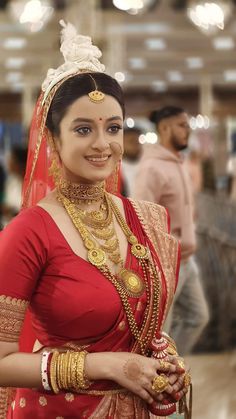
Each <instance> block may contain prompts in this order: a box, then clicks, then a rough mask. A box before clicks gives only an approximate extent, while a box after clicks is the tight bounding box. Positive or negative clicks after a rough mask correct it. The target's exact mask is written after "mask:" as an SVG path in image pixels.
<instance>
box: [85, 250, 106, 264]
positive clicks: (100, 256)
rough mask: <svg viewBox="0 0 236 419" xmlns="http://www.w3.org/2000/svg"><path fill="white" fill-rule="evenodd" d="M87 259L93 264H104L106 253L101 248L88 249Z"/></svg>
mask: <svg viewBox="0 0 236 419" xmlns="http://www.w3.org/2000/svg"><path fill="white" fill-rule="evenodd" d="M88 260H89V262H90V263H92V265H94V266H102V265H105V264H106V253H105V252H104V251H103V250H102V249H97V248H96V249H94V248H93V249H91V250H89V251H88Z"/></svg>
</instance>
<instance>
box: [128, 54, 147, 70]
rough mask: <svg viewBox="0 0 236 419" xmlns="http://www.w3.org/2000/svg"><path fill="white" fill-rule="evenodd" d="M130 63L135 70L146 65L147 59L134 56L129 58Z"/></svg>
mask: <svg viewBox="0 0 236 419" xmlns="http://www.w3.org/2000/svg"><path fill="white" fill-rule="evenodd" d="M129 65H130V68H132V69H133V70H142V69H143V68H145V67H146V61H145V60H144V59H143V58H140V57H132V58H129Z"/></svg>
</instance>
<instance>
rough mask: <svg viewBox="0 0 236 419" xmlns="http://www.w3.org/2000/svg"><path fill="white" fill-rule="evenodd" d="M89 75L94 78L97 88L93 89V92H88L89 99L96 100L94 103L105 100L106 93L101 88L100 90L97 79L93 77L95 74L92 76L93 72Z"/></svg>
mask: <svg viewBox="0 0 236 419" xmlns="http://www.w3.org/2000/svg"><path fill="white" fill-rule="evenodd" d="M88 76H89V77H90V78H91V79H92V81H93V82H94V86H95V90H92V92H90V93H88V97H89V99H90V100H91V102H94V103H100V102H103V100H104V98H105V94H104V93H103V92H101V91H100V90H98V87H97V83H96V81H95V79H94V78H93V76H91V74H88Z"/></svg>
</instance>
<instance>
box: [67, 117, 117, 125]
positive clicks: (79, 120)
mask: <svg viewBox="0 0 236 419" xmlns="http://www.w3.org/2000/svg"><path fill="white" fill-rule="evenodd" d="M117 119H119V121H123V119H122V118H121V117H120V116H111V118H108V119H107V121H108V122H110V121H114V120H117ZM77 122H94V119H90V118H76V119H74V120H73V121H72V124H76V123H77Z"/></svg>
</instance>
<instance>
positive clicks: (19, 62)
mask: <svg viewBox="0 0 236 419" xmlns="http://www.w3.org/2000/svg"><path fill="white" fill-rule="evenodd" d="M24 64H25V59H24V58H23V57H10V58H7V59H6V61H5V67H6V68H14V69H17V68H21V67H23V65H24Z"/></svg>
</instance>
